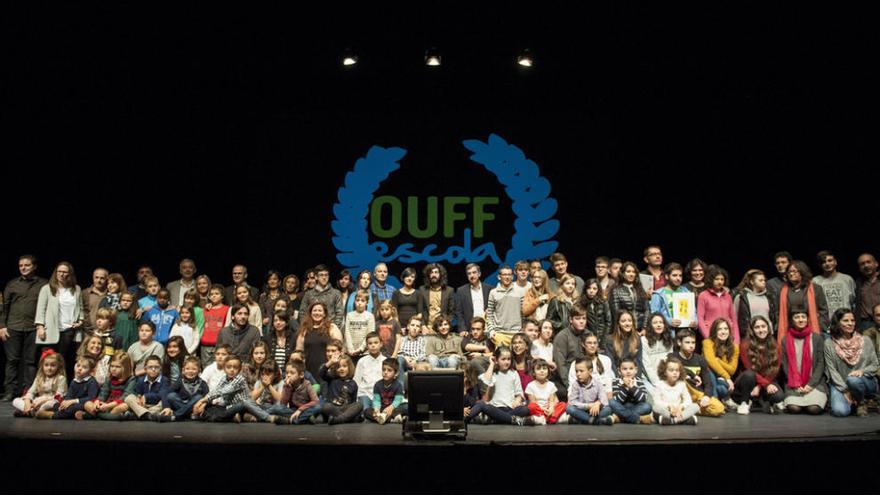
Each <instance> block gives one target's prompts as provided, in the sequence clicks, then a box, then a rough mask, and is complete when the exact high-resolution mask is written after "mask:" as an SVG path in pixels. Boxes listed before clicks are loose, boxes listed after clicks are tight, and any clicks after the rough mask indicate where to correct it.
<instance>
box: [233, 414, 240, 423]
mask: <svg viewBox="0 0 880 495" xmlns="http://www.w3.org/2000/svg"><path fill="white" fill-rule="evenodd" d="M232 422H233V423H241V414H240V413H235V416H233V417H232Z"/></svg>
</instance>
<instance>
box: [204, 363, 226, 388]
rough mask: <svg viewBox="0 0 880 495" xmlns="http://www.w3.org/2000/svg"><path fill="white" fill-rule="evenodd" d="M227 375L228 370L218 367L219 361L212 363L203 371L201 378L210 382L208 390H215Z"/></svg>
mask: <svg viewBox="0 0 880 495" xmlns="http://www.w3.org/2000/svg"><path fill="white" fill-rule="evenodd" d="M225 376H226V372H225V371H224V370H221V369H219V368H217V363H211V365H210V366H208V367H207V368H205V369H204V371H202V375H201V378H202V380H205V383H207V384H208V392H213V391H214V390H216V389H217V386H218V385H220V382H221V381H222V380H223V377H225Z"/></svg>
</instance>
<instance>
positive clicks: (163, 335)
mask: <svg viewBox="0 0 880 495" xmlns="http://www.w3.org/2000/svg"><path fill="white" fill-rule="evenodd" d="M178 316H179V315H178V314H177V310H176V309H174V308H171V307H170V306H169V307H168V309H165V310H162V309H160V308H159V306H153V308H152V309H151V310H149V311H147V312H146V313H144V315H143V316H142V317H141V321H146V320H149V321H151V322H153V325H156V335H154V336H153V340H155V341H157V342H159V343H160V344H162V345H163V346H164V345H165V344H166V343H167V342H168V338H169V337H170V336H171V327H173V326H174V322H175V321H177V318H178Z"/></svg>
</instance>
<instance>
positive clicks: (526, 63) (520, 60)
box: [516, 48, 535, 67]
mask: <svg viewBox="0 0 880 495" xmlns="http://www.w3.org/2000/svg"><path fill="white" fill-rule="evenodd" d="M516 63H517V64H519V65H521V66H523V67H531V66H532V65H534V63H535V58H534V56H533V55H532V51H531V50H529V49H528V48H526V49H525V50H523V51H522V52H520V54H519V57H517V58H516Z"/></svg>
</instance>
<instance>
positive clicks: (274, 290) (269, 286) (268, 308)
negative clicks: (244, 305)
mask: <svg viewBox="0 0 880 495" xmlns="http://www.w3.org/2000/svg"><path fill="white" fill-rule="evenodd" d="M279 298H284V289H283V288H282V287H281V274H280V273H279V272H278V271H277V270H269V271H268V272H267V273H266V285H264V286H263V291H262V292H260V298H259V300H257V304H259V305H260V315H261V316H262V317H263V326H262V329H263V330H264V331H266V332H268V331H269V324H270V323H271V322H272V315H273V314H274V313H275V301H277V300H278V299H279Z"/></svg>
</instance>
